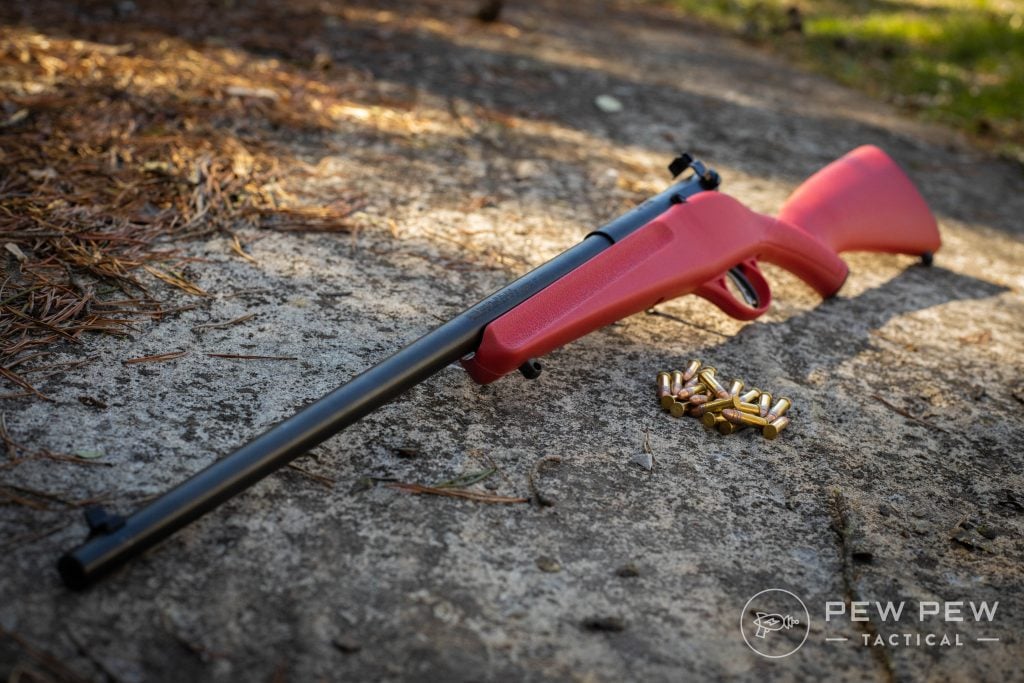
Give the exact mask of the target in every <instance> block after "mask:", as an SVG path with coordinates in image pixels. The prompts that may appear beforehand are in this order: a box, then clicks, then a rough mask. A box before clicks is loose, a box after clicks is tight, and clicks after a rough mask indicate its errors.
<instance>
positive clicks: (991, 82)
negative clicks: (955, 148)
mask: <svg viewBox="0 0 1024 683" xmlns="http://www.w3.org/2000/svg"><path fill="white" fill-rule="evenodd" d="M672 2H673V3H674V4H675V5H676V6H677V7H681V8H682V9H683V10H685V11H686V12H687V13H688V14H691V15H694V16H697V17H699V18H701V19H704V20H707V21H710V22H712V23H715V24H717V25H719V26H722V27H725V28H727V29H730V30H732V31H735V32H737V33H740V34H742V35H743V36H745V37H747V38H748V39H750V40H754V41H757V42H763V43H767V44H769V45H771V46H772V47H774V48H776V49H778V50H780V51H782V52H783V53H785V54H787V55H788V56H790V57H792V58H795V59H796V60H798V61H799V62H801V63H804V64H806V65H808V66H810V67H811V68H813V69H815V70H817V71H820V72H823V73H825V74H828V75H830V76H832V77H834V78H836V79H838V80H839V81H841V82H843V83H846V84H847V85H850V86H853V87H855V88H859V89H861V90H864V91H866V92H868V93H870V94H872V95H874V96H877V97H881V98H884V99H886V100H889V101H890V102H893V103H894V104H896V105H898V106H900V107H902V108H904V109H907V110H912V111H913V112H915V113H916V114H918V115H919V116H921V117H922V118H924V119H926V120H931V121H939V122H942V123H946V124H950V125H953V126H955V127H957V128H960V129H961V130H964V131H967V132H968V133H970V134H972V135H973V136H974V137H975V138H976V139H979V140H981V141H984V142H987V143H989V144H991V145H992V146H994V147H995V148H996V149H998V150H999V151H1001V152H1004V153H1007V154H1008V155H1010V156H1013V157H1016V158H1018V159H1021V160H1024V0H849V1H846V2H843V1H840V0H798V1H794V0H789V1H787V0H672ZM793 6H795V7H797V8H798V9H799V12H800V17H801V20H802V23H803V31H802V33H801V32H796V31H793V30H786V29H787V27H788V26H789V24H790V17H789V16H788V15H787V10H788V9H789V8H790V7H793Z"/></svg>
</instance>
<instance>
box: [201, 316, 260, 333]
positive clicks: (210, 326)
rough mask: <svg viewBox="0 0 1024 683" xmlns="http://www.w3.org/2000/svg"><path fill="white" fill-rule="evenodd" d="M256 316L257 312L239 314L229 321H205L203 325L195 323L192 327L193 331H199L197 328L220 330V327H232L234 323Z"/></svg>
mask: <svg viewBox="0 0 1024 683" xmlns="http://www.w3.org/2000/svg"><path fill="white" fill-rule="evenodd" d="M255 317H256V314H255V313H246V314H245V315H240V316H238V317H237V318H235V319H233V320H228V321H227V322H223V323H205V324H203V325H194V326H193V327H192V330H193V331H197V330H220V329H223V328H225V327H231V326H232V325H237V324H238V323H244V322H245V321H246V320H252V319H253V318H255Z"/></svg>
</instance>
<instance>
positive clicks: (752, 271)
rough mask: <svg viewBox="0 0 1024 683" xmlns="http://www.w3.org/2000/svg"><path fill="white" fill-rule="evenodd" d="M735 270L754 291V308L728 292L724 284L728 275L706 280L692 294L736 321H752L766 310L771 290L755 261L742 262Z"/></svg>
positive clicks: (770, 299) (770, 298)
mask: <svg viewBox="0 0 1024 683" xmlns="http://www.w3.org/2000/svg"><path fill="white" fill-rule="evenodd" d="M736 268H737V269H738V270H739V271H740V272H741V273H742V274H743V276H744V277H745V278H746V279H747V282H749V283H750V286H751V287H752V288H753V289H754V292H755V294H756V295H757V303H758V305H757V306H756V307H755V306H748V305H747V304H746V303H745V302H742V301H740V300H739V299H737V298H736V297H735V296H734V295H733V293H732V292H731V291H729V287H728V286H727V285H726V283H725V279H726V278H727V277H728V273H722V274H721V275H719V276H718V277H716V278H714V279H712V280H708V281H707V282H705V283H704V284H703V285H701V286H700V287H698V288H697V290H696V291H695V292H694V294H696V295H697V296H699V297H701V298H703V299H706V300H707V301H710V302H711V303H713V304H714V305H716V306H718V308H720V309H721V310H722V312H724V313H725V314H726V315H730V316H732V317H733V318H736V319H737V320H753V319H754V318H757V317H758V316H760V315H761V314H763V313H764V312H765V311H767V310H768V306H770V305H771V302H772V290H771V288H770V287H769V286H768V281H767V280H766V279H765V277H764V273H762V272H761V269H760V268H758V267H757V261H755V260H754V259H748V260H746V261H743V262H742V263H740V264H739V265H737V266H736Z"/></svg>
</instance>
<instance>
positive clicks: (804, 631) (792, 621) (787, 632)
mask: <svg viewBox="0 0 1024 683" xmlns="http://www.w3.org/2000/svg"><path fill="white" fill-rule="evenodd" d="M810 633H811V615H810V613H808V611H807V607H806V606H805V605H804V602H803V600H801V599H800V598H798V597H797V596H796V595H794V594H793V593H790V592H789V591H787V590H784V589H782V588H769V589H767V590H763V591H761V592H760V593H758V594H757V595H755V596H754V597H752V598H750V600H747V604H746V605H744V606H743V612H741V613H740V634H741V635H742V636H743V642H745V643H746V644H747V647H749V648H750V649H751V650H753V651H754V652H756V653H757V654H759V655H761V656H762V657H767V658H769V659H781V658H782V657H788V656H789V655H791V654H793V653H794V652H796V651H797V650H799V649H800V646H801V645H803V644H804V642H806V641H807V636H808V635H810Z"/></svg>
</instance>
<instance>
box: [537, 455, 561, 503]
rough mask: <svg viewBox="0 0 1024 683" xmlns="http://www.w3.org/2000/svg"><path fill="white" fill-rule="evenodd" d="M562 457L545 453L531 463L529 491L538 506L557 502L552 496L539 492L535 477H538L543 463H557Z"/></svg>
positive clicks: (559, 462)
mask: <svg viewBox="0 0 1024 683" xmlns="http://www.w3.org/2000/svg"><path fill="white" fill-rule="evenodd" d="M561 462H562V458H560V457H559V456H557V455H547V456H544V457H543V458H541V459H540V460H538V461H537V462H535V463H534V464H533V468H531V469H530V477H529V483H530V493H531V494H532V495H533V501H534V502H535V503H536V504H537V505H538V506H540V507H552V506H554V504H555V503H556V502H557V501H556V500H555V499H554V498H549V497H547V496H546V495H544V494H543V493H541V490H540V487H539V486H537V479H539V478H540V471H541V469H542V468H543V467H544V466H545V465H558V464H561Z"/></svg>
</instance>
